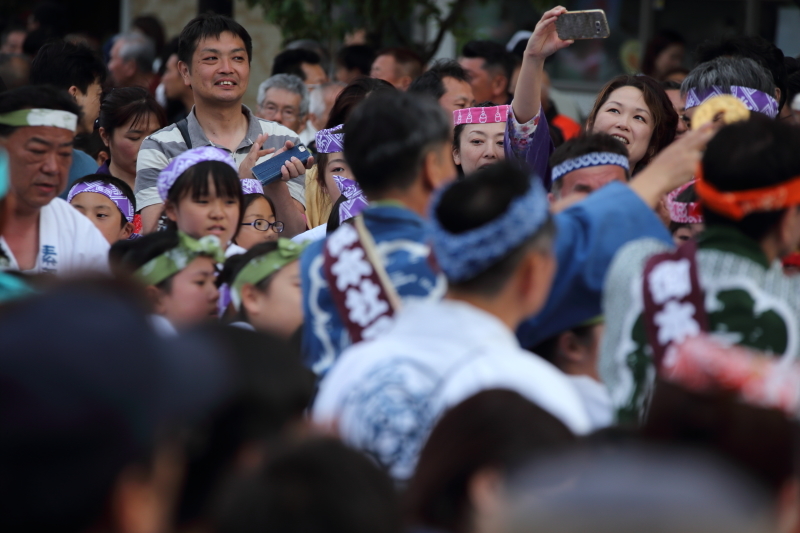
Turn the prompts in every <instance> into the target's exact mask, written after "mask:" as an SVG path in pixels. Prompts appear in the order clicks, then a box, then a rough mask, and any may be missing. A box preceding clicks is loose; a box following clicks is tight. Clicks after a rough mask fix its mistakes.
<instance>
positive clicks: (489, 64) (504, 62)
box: [461, 41, 517, 85]
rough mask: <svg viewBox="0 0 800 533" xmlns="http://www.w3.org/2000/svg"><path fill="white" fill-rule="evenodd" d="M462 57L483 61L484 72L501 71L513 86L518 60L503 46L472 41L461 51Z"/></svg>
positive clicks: (489, 42) (490, 42)
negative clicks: (512, 79) (512, 80)
mask: <svg viewBox="0 0 800 533" xmlns="http://www.w3.org/2000/svg"><path fill="white" fill-rule="evenodd" d="M461 55H462V56H464V57H466V58H476V57H479V58H481V59H483V60H484V61H485V63H484V64H483V69H484V70H487V71H488V70H501V71H502V73H503V75H504V76H505V77H506V79H508V84H509V85H511V78H512V76H513V75H514V68H515V67H516V65H517V60H516V58H515V57H514V55H513V54H512V53H511V52H509V51H508V50H506V47H505V46H503V45H502V44H500V43H496V42H493V41H470V42H468V43H467V44H465V45H464V48H462V49H461Z"/></svg>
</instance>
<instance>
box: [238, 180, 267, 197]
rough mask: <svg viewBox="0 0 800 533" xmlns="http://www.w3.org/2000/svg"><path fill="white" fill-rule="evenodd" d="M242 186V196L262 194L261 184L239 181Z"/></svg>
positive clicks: (258, 182)
mask: <svg viewBox="0 0 800 533" xmlns="http://www.w3.org/2000/svg"><path fill="white" fill-rule="evenodd" d="M239 181H240V182H241V184H242V194H264V187H263V186H262V185H261V182H260V181H258V180H253V179H244V180H239Z"/></svg>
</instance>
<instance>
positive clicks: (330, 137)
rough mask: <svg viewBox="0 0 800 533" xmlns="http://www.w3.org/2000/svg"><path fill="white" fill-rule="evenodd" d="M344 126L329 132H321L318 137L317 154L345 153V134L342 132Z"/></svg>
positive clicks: (329, 129) (330, 129)
mask: <svg viewBox="0 0 800 533" xmlns="http://www.w3.org/2000/svg"><path fill="white" fill-rule="evenodd" d="M342 127H344V124H339V125H338V126H334V127H333V128H328V129H327V130H319V131H318V132H317V135H316V139H317V153H320V154H332V153H334V152H344V133H334V132H335V131H336V132H340V131H341V130H342Z"/></svg>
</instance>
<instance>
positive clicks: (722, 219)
mask: <svg viewBox="0 0 800 533" xmlns="http://www.w3.org/2000/svg"><path fill="white" fill-rule="evenodd" d="M798 146H800V129H799V128H797V126H794V125H792V124H787V123H786V122H785V121H777V120H772V119H770V118H768V117H766V116H764V115H761V114H759V113H751V114H750V119H749V120H747V121H743V122H736V123H734V124H730V125H728V126H725V127H724V128H722V129H721V130H720V131H719V133H717V134H716V135H715V136H714V138H713V139H711V141H710V142H709V143H708V147H707V149H706V152H705V154H704V155H703V176H704V178H705V180H706V181H707V182H708V183H709V184H710V185H711V186H713V187H714V188H716V189H717V190H719V191H723V192H733V191H746V190H751V189H757V188H763V187H770V186H774V185H778V184H781V183H784V182H786V181H788V180H790V179H791V178H794V177H796V176H798V175H800V151H798V150H797V147H798ZM700 202H701V204H702V205H703V218H704V220H705V223H706V227H711V226H715V225H716V226H727V227H732V228H734V229H736V230H738V231H740V232H741V233H743V234H744V235H746V236H748V237H750V238H751V239H753V240H755V241H760V240H761V239H763V238H764V237H765V236H766V235H767V234H768V233H769V232H770V231H771V230H772V229H773V228H774V227H775V226H776V225H777V224H779V223H780V220H781V218H782V217H783V215H784V213H785V211H786V210H785V209H781V210H777V211H766V212H763V211H762V212H755V213H751V214H749V215H746V216H745V217H744V218H742V219H741V220H733V219H730V218H728V217H726V216H724V215H721V214H719V213H716V212H715V211H713V208H711V207H709V206H706V205H704V204H703V201H702V199H701V200H700Z"/></svg>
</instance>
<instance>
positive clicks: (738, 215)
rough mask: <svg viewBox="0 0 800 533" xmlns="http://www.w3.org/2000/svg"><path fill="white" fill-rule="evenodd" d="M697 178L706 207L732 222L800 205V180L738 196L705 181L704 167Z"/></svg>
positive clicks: (697, 187) (796, 178)
mask: <svg viewBox="0 0 800 533" xmlns="http://www.w3.org/2000/svg"><path fill="white" fill-rule="evenodd" d="M695 178H696V179H697V182H696V183H695V191H696V192H697V196H699V197H700V199H701V200H702V204H703V206H704V207H707V208H708V209H711V210H712V211H714V212H716V213H719V214H720V215H725V216H726V217H728V218H731V219H733V220H741V219H743V218H744V217H746V216H747V215H749V214H750V213H754V212H759V211H778V210H780V209H786V208H787V207H792V206H794V205H800V176H795V177H793V178H791V179H790V180H789V181H787V182H784V183H781V184H779V185H774V186H772V187H764V188H763V189H752V190H749V191H735V192H734V191H724V192H723V191H719V190H717V189H716V188H714V187H713V186H712V185H710V184H708V183H707V182H706V181H705V179H704V177H703V165H702V164H701V165H698V166H697V174H696V175H695Z"/></svg>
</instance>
